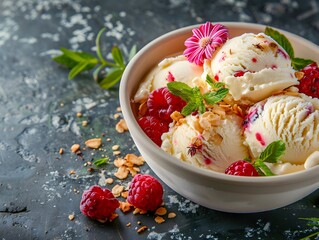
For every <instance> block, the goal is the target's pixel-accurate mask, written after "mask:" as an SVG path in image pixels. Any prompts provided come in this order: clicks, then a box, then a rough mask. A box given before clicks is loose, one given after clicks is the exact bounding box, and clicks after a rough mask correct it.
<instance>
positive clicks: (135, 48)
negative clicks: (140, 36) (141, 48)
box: [128, 44, 137, 61]
mask: <svg viewBox="0 0 319 240" xmlns="http://www.w3.org/2000/svg"><path fill="white" fill-rule="evenodd" d="M136 52H137V47H136V45H135V44H134V45H133V46H132V48H131V50H130V53H129V54H128V61H131V59H132V58H133V57H134V56H135V54H136Z"/></svg>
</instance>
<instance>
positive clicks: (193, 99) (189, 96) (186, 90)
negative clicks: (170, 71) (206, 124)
mask: <svg viewBox="0 0 319 240" xmlns="http://www.w3.org/2000/svg"><path fill="white" fill-rule="evenodd" d="M167 88H168V90H169V91H170V92H171V93H172V94H174V95H176V96H179V97H180V98H182V99H183V100H184V101H186V102H187V105H186V106H185V107H184V108H183V109H182V111H181V113H182V114H183V115H184V116H187V115H189V114H191V113H192V112H194V111H196V110H198V111H199V112H200V113H204V112H205V111H206V106H205V104H204V100H205V101H206V102H207V103H208V104H216V103H218V102H220V101H221V100H222V99H223V98H224V97H225V96H226V95H227V93H228V89H226V88H219V89H218V90H217V91H216V92H208V93H205V94H204V95H202V94H201V92H200V89H199V87H197V86H195V87H193V88H191V87H190V86H188V85H187V84H186V83H183V82H178V81H174V82H170V83H167Z"/></svg>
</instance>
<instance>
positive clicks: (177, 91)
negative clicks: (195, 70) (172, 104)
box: [167, 81, 193, 102]
mask: <svg viewBox="0 0 319 240" xmlns="http://www.w3.org/2000/svg"><path fill="white" fill-rule="evenodd" d="M167 88H168V90H169V91H170V92H171V93H172V94H174V95H176V96H179V97H180V98H181V99H183V100H184V101H186V102H188V101H190V100H191V99H192V96H193V90H192V88H191V87H190V86H188V85H187V84H186V83H183V82H177V81H174V82H169V83H167Z"/></svg>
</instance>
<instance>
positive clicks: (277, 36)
mask: <svg viewBox="0 0 319 240" xmlns="http://www.w3.org/2000/svg"><path fill="white" fill-rule="evenodd" d="M265 34H266V35H268V36H270V37H271V38H273V39H274V40H275V41H276V42H277V43H278V44H279V45H280V46H282V48H283V49H285V51H286V52H287V53H288V55H289V57H290V58H291V59H293V58H295V52H294V49H293V47H292V45H291V43H290V42H289V40H288V38H286V36H285V35H283V34H281V33H280V32H278V31H277V30H275V29H273V28H270V27H266V29H265Z"/></svg>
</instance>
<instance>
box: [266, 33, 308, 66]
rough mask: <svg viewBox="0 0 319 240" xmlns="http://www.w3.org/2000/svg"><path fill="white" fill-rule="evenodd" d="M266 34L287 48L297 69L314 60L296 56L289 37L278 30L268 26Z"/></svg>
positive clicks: (292, 64)
mask: <svg viewBox="0 0 319 240" xmlns="http://www.w3.org/2000/svg"><path fill="white" fill-rule="evenodd" d="M265 34H266V35H268V36H270V37H272V38H273V39H274V40H275V41H276V42H278V44H279V45H280V46H281V47H282V48H283V49H285V51H286V52H287V53H288V55H289V57H290V59H291V66H292V67H293V68H294V69H295V70H301V69H303V68H304V67H305V66H307V65H308V64H310V63H312V62H314V61H313V60H310V59H303V58H297V57H295V53H294V49H293V47H292V45H291V43H290V42H289V40H288V38H287V37H286V36H285V35H283V34H281V33H280V32H278V31H277V30H275V29H272V28H270V27H266V29H265Z"/></svg>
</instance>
